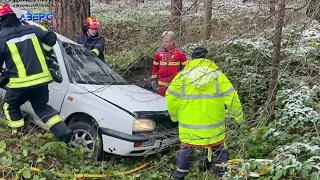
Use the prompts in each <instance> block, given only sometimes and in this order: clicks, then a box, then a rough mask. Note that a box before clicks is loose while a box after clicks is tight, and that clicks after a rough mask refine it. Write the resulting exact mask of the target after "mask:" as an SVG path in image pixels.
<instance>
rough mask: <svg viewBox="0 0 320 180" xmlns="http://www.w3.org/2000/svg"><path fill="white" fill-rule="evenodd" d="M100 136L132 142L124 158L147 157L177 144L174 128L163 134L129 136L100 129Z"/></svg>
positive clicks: (151, 133) (149, 133) (150, 133)
mask: <svg viewBox="0 0 320 180" xmlns="http://www.w3.org/2000/svg"><path fill="white" fill-rule="evenodd" d="M101 134H102V135H107V136H111V137H114V138H117V139H121V140H124V141H128V142H132V143H133V146H132V149H130V150H129V152H128V153H127V154H126V156H147V155H151V154H155V153H158V152H162V151H164V150H166V149H168V148H170V147H172V146H175V145H177V144H179V138H178V131H177V129H176V128H174V129H169V130H166V131H163V132H148V133H135V134H133V135H131V134H127V133H123V132H119V131H116V130H112V129H108V128H103V127H102V128H101Z"/></svg>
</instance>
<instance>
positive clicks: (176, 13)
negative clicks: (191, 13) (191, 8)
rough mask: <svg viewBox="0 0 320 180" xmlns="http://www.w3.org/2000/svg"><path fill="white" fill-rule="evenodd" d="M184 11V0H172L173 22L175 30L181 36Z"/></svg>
mask: <svg viewBox="0 0 320 180" xmlns="http://www.w3.org/2000/svg"><path fill="white" fill-rule="evenodd" d="M181 12H182V0H171V17H172V24H173V31H174V32H176V34H177V35H178V36H181V30H180V29H181V23H182V19H181V14H182V13H181Z"/></svg>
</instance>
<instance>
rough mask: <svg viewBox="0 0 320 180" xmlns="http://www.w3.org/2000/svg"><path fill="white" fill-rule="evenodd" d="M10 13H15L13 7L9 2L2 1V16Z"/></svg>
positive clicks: (0, 5) (0, 7) (0, 14)
mask: <svg viewBox="0 0 320 180" xmlns="http://www.w3.org/2000/svg"><path fill="white" fill-rule="evenodd" d="M8 14H15V13H14V12H13V10H12V9H11V7H10V6H9V5H8V4H5V3H1V4H0V17H2V16H5V15H8Z"/></svg>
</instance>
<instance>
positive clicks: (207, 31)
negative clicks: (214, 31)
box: [203, 0, 212, 40]
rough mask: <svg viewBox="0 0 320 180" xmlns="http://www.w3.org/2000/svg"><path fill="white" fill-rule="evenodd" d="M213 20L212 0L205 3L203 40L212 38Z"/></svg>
mask: <svg viewBox="0 0 320 180" xmlns="http://www.w3.org/2000/svg"><path fill="white" fill-rule="evenodd" d="M211 20H212V0H205V2H204V28H203V39H205V40H207V39H209V38H210V36H211V26H212V25H211Z"/></svg>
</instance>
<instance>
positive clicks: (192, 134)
mask: <svg viewBox="0 0 320 180" xmlns="http://www.w3.org/2000/svg"><path fill="white" fill-rule="evenodd" d="M206 56H207V50H206V48H204V47H202V46H198V47H196V48H194V50H193V52H192V56H191V59H192V60H191V61H189V62H188V63H187V64H186V66H185V67H184V69H183V71H181V72H179V73H178V74H177V75H176V77H175V78H174V79H173V81H172V82H171V83H170V85H169V87H168V89H167V91H166V102H167V106H168V111H169V114H170V116H171V119H172V121H173V122H177V121H178V123H179V139H180V141H181V149H180V151H179V153H178V157H177V164H176V169H175V171H174V172H173V177H174V178H175V179H176V180H183V179H184V178H185V176H187V174H188V171H189V169H190V156H189V155H190V154H191V153H192V151H193V150H195V148H200V149H201V150H204V151H206V156H205V157H204V159H206V160H207V161H208V162H209V163H211V161H212V158H213V155H214V156H216V157H215V158H214V159H215V160H214V161H215V162H214V163H215V164H220V165H221V164H222V163H226V162H227V161H228V158H229V155H228V152H227V150H226V149H225V147H224V141H225V132H224V131H225V119H227V118H229V117H232V118H234V119H235V120H236V121H237V122H238V123H240V122H241V121H242V120H243V111H242V106H241V102H240V100H239V98H238V94H237V91H236V90H235V89H234V87H233V85H232V84H231V82H230V81H229V80H228V78H227V77H226V76H225V75H224V74H223V72H221V70H219V68H218V66H217V65H216V64H215V63H214V62H212V61H211V60H209V59H206ZM225 106H226V107H227V110H228V111H229V112H230V114H229V115H227V114H226V110H225ZM204 169H205V168H203V170H204ZM215 171H216V174H217V176H218V178H221V177H222V176H223V174H224V173H225V172H226V168H224V167H221V166H215Z"/></svg>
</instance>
